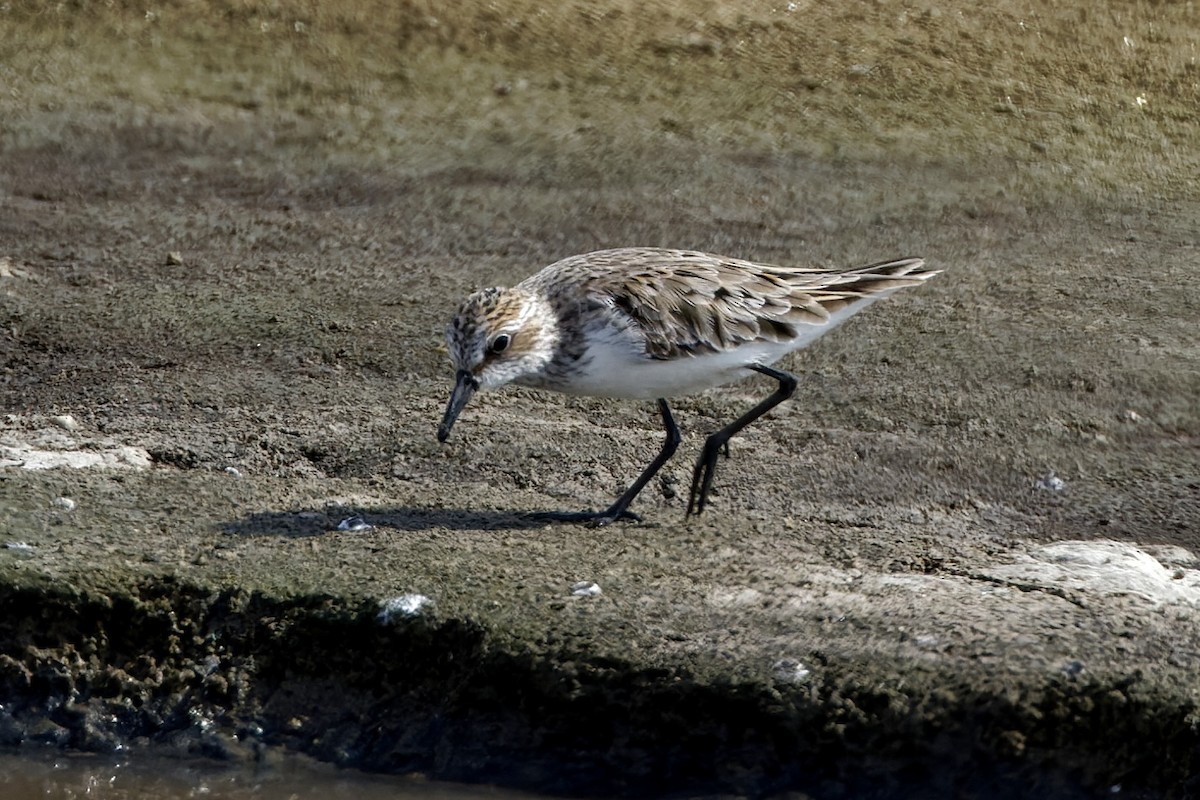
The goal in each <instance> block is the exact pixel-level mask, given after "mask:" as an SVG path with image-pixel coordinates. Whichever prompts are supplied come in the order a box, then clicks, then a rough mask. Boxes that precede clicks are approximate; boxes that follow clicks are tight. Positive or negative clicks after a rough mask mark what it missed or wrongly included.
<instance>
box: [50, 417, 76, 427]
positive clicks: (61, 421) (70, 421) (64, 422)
mask: <svg viewBox="0 0 1200 800" xmlns="http://www.w3.org/2000/svg"><path fill="white" fill-rule="evenodd" d="M50 421H51V422H53V423H54V424H55V425H57V426H58V427H60V428H62V429H63V430H64V431H77V430H79V423H78V422H77V421H76V420H75V418H74V417H72V416H71V415H70V414H59V415H58V416H55V417H51V418H50Z"/></svg>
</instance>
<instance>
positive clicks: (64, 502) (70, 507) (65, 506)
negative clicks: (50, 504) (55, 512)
mask: <svg viewBox="0 0 1200 800" xmlns="http://www.w3.org/2000/svg"><path fill="white" fill-rule="evenodd" d="M54 507H55V508H61V509H62V510H63V511H74V510H75V501H74V500H72V499H71V498H69V497H56V498H54Z"/></svg>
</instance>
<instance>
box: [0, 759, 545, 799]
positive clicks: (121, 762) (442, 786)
mask: <svg viewBox="0 0 1200 800" xmlns="http://www.w3.org/2000/svg"><path fill="white" fill-rule="evenodd" d="M0 797H2V798H4V800H32V799H33V798H55V799H56V800H57V799H58V798H62V799H63V800H70V799H71V798H101V800H121V799H122V798H154V800H182V798H201V797H202V798H229V800H237V798H255V800H303V798H317V797H319V798H322V800H336V799H337V798H347V800H350V799H351V798H353V800H383V798H388V799H389V800H409V799H411V798H420V800H479V799H480V798H489V799H490V800H521V798H531V797H533V796H532V795H526V794H521V793H519V792H513V791H507V790H502V789H497V788H494V787H488V786H465V785H462V784H453V783H440V782H436V781H426V780H421V779H420V778H412V777H400V776H392V775H371V774H368V773H364V772H358V771H356V770H343V769H337V768H336V767H331V766H328V765H325V764H320V763H317V762H314V761H311V760H309V759H306V758H303V757H299V756H285V757H282V758H279V759H276V760H274V762H273V763H272V764H271V765H270V766H262V765H238V766H231V765H229V764H224V763H219V762H213V761H204V760H197V759H175V758H166V757H162V756H155V755H152V754H146V753H141V754H133V755H130V754H120V755H93V754H87V753H74V752H67V751H62V750H58V749H44V750H43V749H25V750H21V751H19V752H12V751H0Z"/></svg>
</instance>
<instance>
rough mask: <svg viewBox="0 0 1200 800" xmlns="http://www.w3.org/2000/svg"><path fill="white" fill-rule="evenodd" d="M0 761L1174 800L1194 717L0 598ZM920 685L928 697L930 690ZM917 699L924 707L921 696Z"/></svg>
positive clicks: (1017, 694)
mask: <svg viewBox="0 0 1200 800" xmlns="http://www.w3.org/2000/svg"><path fill="white" fill-rule="evenodd" d="M0 605H2V607H3V609H4V613H3V616H2V617H0V647H2V650H3V654H2V655H0V692H2V696H3V705H2V707H0V744H2V745H18V744H21V743H23V742H35V741H36V742H48V743H53V744H57V745H59V746H62V747H72V748H81V749H85V750H99V751H107V750H114V749H117V748H120V747H131V746H132V747H137V746H157V747H158V748H159V749H162V747H166V748H167V749H173V750H174V751H176V752H178V753H181V754H188V755H203V756H210V757H218V758H227V759H234V760H241V759H257V758H263V757H265V756H266V755H267V754H269V753H270V752H271V750H272V748H277V747H283V748H288V749H292V750H297V751H302V752H305V753H308V754H310V755H313V756H315V757H317V758H319V759H322V760H326V761H330V762H334V763H337V764H341V765H347V766H355V767H359V768H362V769H366V770H374V771H382V772H392V773H408V772H420V773H425V774H427V775H430V776H432V777H437V778H442V779H451V780H459V781H485V782H494V783H499V784H504V785H509V786H517V787H523V788H527V789H532V790H536V791H543V792H552V793H562V794H569V795H625V796H651V795H655V796H657V795H665V794H679V793H697V792H703V793H706V794H707V793H736V794H742V795H754V796H762V795H771V794H778V793H783V792H788V791H803V792H807V793H810V794H812V795H813V796H815V797H820V798H838V797H855V798H866V797H872V798H874V797H878V798H884V797H951V796H977V797H990V798H994V797H1034V796H1037V797H1089V796H1098V795H1101V794H1103V795H1115V794H1117V793H1119V795H1120V796H1122V797H1191V796H1194V793H1195V792H1196V791H1198V790H1200V780H1198V778H1197V777H1196V769H1195V768H1196V764H1197V762H1198V760H1200V732H1198V731H1197V725H1196V710H1195V709H1187V708H1184V709H1181V708H1179V707H1178V704H1177V703H1176V704H1174V705H1171V704H1167V703H1164V704H1163V705H1162V707H1158V706H1156V704H1155V703H1154V702H1153V699H1147V698H1146V697H1144V696H1140V695H1139V693H1138V692H1136V691H1132V689H1133V684H1135V683H1136V682H1137V678H1136V677H1133V678H1130V679H1129V680H1127V681H1124V682H1123V683H1121V684H1108V685H1104V684H1100V683H1097V682H1094V681H1093V680H1091V679H1088V678H1087V677H1086V676H1084V675H1076V676H1072V675H1070V674H1066V673H1064V674H1063V675H1061V676H1059V677H1056V678H1055V679H1053V680H1052V681H1050V683H1049V684H1047V685H1043V686H1041V687H1039V688H1038V689H1037V690H1036V691H1035V692H1034V694H1032V695H1031V694H1030V692H1031V691H1033V690H1030V689H1028V688H1027V687H1020V686H1012V687H1009V688H1008V691H999V690H998V691H994V692H983V691H981V690H979V689H978V688H972V687H970V686H968V684H967V683H966V682H965V681H962V682H960V683H959V684H957V685H955V684H954V683H953V682H952V679H950V678H948V677H946V676H945V675H942V676H937V677H936V678H935V676H931V675H929V674H927V671H921V669H920V668H918V667H915V666H914V672H913V673H912V679H911V680H905V681H900V682H896V683H900V684H902V685H896V683H893V684H892V685H883V684H881V683H880V682H879V680H878V675H879V672H878V671H872V670H871V669H867V668H865V665H854V664H838V663H833V662H831V661H826V663H824V664H822V665H821V677H820V680H819V681H816V682H812V681H809V682H793V683H790V684H789V683H787V682H785V681H776V682H773V683H772V682H757V683H756V682H754V681H744V682H732V681H727V682H724V683H720V682H713V681H712V680H708V679H702V680H701V679H697V678H696V677H695V676H692V675H689V674H688V673H687V671H685V670H683V669H678V668H672V667H670V666H664V667H660V668H654V669H647V668H644V667H638V666H636V665H635V664H634V663H632V661H631V662H630V663H622V662H620V661H618V660H614V659H611V658H594V657H589V655H588V653H587V652H571V651H569V650H559V651H557V652H552V653H547V652H542V653H539V654H537V655H533V654H530V653H523V652H516V651H514V649H513V648H512V647H507V646H500V645H498V640H497V639H496V637H494V636H493V635H492V634H491V633H490V632H489V631H488V630H487V629H486V628H484V627H483V626H480V625H477V624H473V623H472V622H470V621H465V620H456V619H438V618H437V616H436V615H419V616H411V617H404V618H401V619H399V620H395V619H391V620H386V621H385V620H383V619H381V617H380V612H379V607H378V606H377V605H375V604H370V603H365V602H364V603H362V604H360V605H357V606H354V605H345V604H344V603H343V602H340V601H338V600H336V599H333V598H330V597H302V598H293V599H287V600H281V599H275V598H271V597H266V596H262V595H259V594H251V593H246V592H242V591H217V592H210V591H206V590H204V589H203V588H200V587H196V586H188V585H183V584H180V583H178V582H175V581H173V580H169V579H165V580H160V581H155V582H152V583H146V584H144V585H142V586H141V587H140V589H139V590H138V593H137V594H136V595H125V596H107V595H102V594H89V593H86V592H84V593H75V592H72V591H71V590H68V589H63V590H55V589H48V588H46V587H29V586H26V587H14V586H12V585H9V586H5V587H3V589H0ZM935 684H938V685H935ZM931 687H932V688H931Z"/></svg>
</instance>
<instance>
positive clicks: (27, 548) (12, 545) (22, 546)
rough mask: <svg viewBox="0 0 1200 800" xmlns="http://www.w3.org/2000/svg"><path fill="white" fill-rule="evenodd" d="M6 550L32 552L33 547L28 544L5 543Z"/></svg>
mask: <svg viewBox="0 0 1200 800" xmlns="http://www.w3.org/2000/svg"><path fill="white" fill-rule="evenodd" d="M4 549H5V550H25V551H32V550H33V545H31V544H29V543H28V542H5V543H4Z"/></svg>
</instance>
